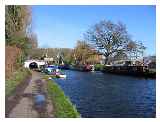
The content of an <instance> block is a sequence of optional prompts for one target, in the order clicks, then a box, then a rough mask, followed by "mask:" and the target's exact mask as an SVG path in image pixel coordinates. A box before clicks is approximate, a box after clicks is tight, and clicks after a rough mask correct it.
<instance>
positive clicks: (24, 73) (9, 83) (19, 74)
mask: <svg viewBox="0 0 160 122" xmlns="http://www.w3.org/2000/svg"><path fill="white" fill-rule="evenodd" d="M29 75H30V71H29V70H28V69H25V68H20V69H19V70H17V71H16V72H14V73H13V74H12V75H11V76H10V77H9V78H7V79H6V81H5V95H6V96H10V95H11V94H12V92H13V91H14V90H15V89H16V87H17V86H18V85H19V84H20V83H22V82H23V81H24V80H25V79H26V78H27V77H28V76H29Z"/></svg>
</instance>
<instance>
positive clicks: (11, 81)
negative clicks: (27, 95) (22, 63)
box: [5, 68, 31, 117]
mask: <svg viewBox="0 0 160 122" xmlns="http://www.w3.org/2000/svg"><path fill="white" fill-rule="evenodd" d="M30 79H31V72H30V71H29V70H28V69H24V68H21V69H19V70H17V71H16V72H14V73H13V74H12V76H10V77H9V78H8V79H6V81H5V111H6V112H5V113H6V117H8V116H9V113H10V112H11V110H12V109H13V108H14V107H15V106H16V104H17V103H18V102H19V100H20V99H21V94H22V93H23V92H24V89H25V88H26V87H27V86H28V84H29V81H30Z"/></svg>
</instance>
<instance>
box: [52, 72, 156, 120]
mask: <svg viewBox="0 0 160 122" xmlns="http://www.w3.org/2000/svg"><path fill="white" fill-rule="evenodd" d="M65 73H66V74H67V78H66V79H54V80H55V81H56V82H57V83H58V84H59V85H60V87H61V88H62V89H63V90H64V92H65V94H66V95H67V96H68V97H69V98H70V99H71V101H72V103H73V104H75V105H76V108H77V109H78V111H79V112H80V114H81V116H82V117H89V118H90V117H96V118H101V117H103V118H108V117H109V118H111V117H119V118H121V117H125V118H128V117H133V118H134V117H155V114H156V112H155V110H156V93H155V88H156V86H155V84H156V83H155V80H153V79H143V78H135V77H128V76H119V75H113V74H103V73H101V72H79V71H71V70H66V71H65Z"/></svg>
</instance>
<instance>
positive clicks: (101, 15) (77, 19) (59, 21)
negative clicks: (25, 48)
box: [32, 5, 156, 55]
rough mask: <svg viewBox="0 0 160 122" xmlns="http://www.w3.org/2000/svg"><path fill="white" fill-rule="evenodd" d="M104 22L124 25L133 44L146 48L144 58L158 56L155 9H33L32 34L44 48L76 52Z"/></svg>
mask: <svg viewBox="0 0 160 122" xmlns="http://www.w3.org/2000/svg"><path fill="white" fill-rule="evenodd" d="M101 20H110V21H112V22H114V23H117V22H119V21H120V22H122V23H123V24H125V25H126V27H127V30H128V33H129V34H130V35H131V38H132V39H133V40H137V41H142V42H143V43H144V45H145V46H146V47H147V49H146V51H145V55H155V53H156V8H155V6H140V5H139V6H131V5H127V6H122V5H114V6H111V5H106V6H102V5H101V6H87V5H86V6H62V5H61V6H53V5H50V6H40V5H39V6H38V5H37V6H32V21H33V30H34V32H35V33H36V34H37V38H38V45H39V47H42V48H48V47H52V48H74V47H75V46H76V42H77V40H83V39H84V37H83V35H84V33H85V32H86V31H87V30H88V29H89V28H90V27H91V26H93V25H95V24H96V23H98V22H100V21H101Z"/></svg>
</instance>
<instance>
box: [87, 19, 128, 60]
mask: <svg viewBox="0 0 160 122" xmlns="http://www.w3.org/2000/svg"><path fill="white" fill-rule="evenodd" d="M85 39H86V40H87V41H89V42H90V43H91V44H92V45H93V46H94V47H95V48H96V49H97V50H99V51H100V52H102V53H103V55H104V56H105V57H106V62H105V63H109V62H108V59H109V57H113V56H114V55H115V54H116V53H118V52H121V51H124V50H125V47H126V45H127V44H128V42H129V41H130V37H129V34H128V32H127V30H126V27H125V25H124V24H122V23H120V22H119V23H117V24H115V23H112V22H111V21H105V20H104V21H100V22H99V23H98V24H96V25H94V26H93V27H92V28H90V29H89V31H87V33H86V34H85Z"/></svg>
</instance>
